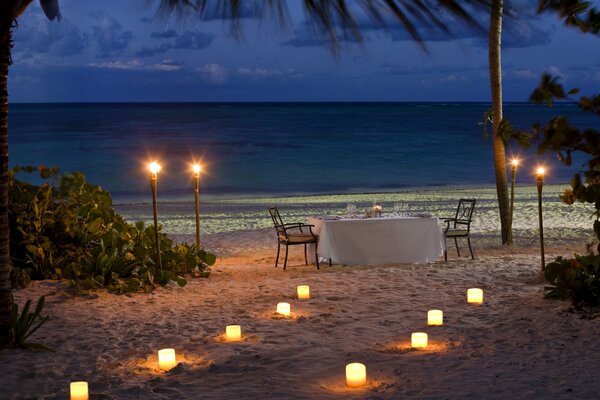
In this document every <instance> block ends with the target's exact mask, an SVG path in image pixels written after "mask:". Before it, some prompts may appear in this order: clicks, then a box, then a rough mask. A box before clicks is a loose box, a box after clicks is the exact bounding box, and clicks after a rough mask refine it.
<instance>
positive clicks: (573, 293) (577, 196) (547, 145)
mask: <svg viewBox="0 0 600 400" xmlns="http://www.w3.org/2000/svg"><path fill="white" fill-rule="evenodd" d="M578 92H579V89H571V90H569V91H565V89H564V88H563V86H562V85H561V84H560V83H559V82H558V78H556V77H552V76H550V75H544V76H543V77H542V81H541V83H540V85H539V86H538V87H537V88H536V89H535V91H534V92H533V94H532V95H531V100H532V101H533V102H535V103H537V104H541V103H546V104H547V105H548V106H549V107H551V106H552V104H553V103H554V101H555V100H561V101H565V100H567V101H572V102H574V103H576V104H577V105H578V106H579V108H580V109H581V110H582V111H583V112H591V113H594V114H596V115H598V116H600V95H595V96H592V97H586V96H581V97H580V98H579V99H578V100H575V99H572V98H571V96H573V95H576V94H577V93H578ZM512 137H513V138H516V139H519V141H520V142H521V143H523V139H524V138H527V141H537V143H538V153H543V152H545V151H548V150H550V151H554V152H556V154H557V156H558V159H559V160H560V161H561V162H562V163H563V164H565V165H571V164H572V163H573V157H572V155H573V153H580V154H583V155H585V156H586V158H587V160H586V162H585V164H583V165H582V168H581V169H580V171H579V172H577V173H576V174H575V175H574V176H573V179H571V188H570V189H566V190H565V192H564V193H563V195H562V196H561V199H562V200H563V201H564V202H565V203H566V204H573V203H575V202H579V203H588V204H593V205H594V207H595V212H594V213H593V215H594V217H595V221H594V225H593V229H594V233H595V235H596V240H597V241H600V131H599V130H597V129H596V128H586V129H579V128H578V127H575V126H573V125H571V123H570V122H569V120H568V119H567V118H566V117H564V116H556V117H554V118H552V119H551V120H550V121H548V122H547V123H546V124H543V125H542V124H536V125H534V126H533V132H532V133H528V132H514V133H513V135H512ZM592 247H593V245H589V246H588V248H589V250H590V251H589V252H590V254H589V255H586V256H578V255H575V256H574V258H572V259H564V258H562V257H558V258H557V259H556V260H555V261H553V262H551V263H550V264H548V265H547V266H546V268H545V270H544V274H545V277H546V279H547V280H548V282H549V283H550V285H549V286H548V287H546V290H545V294H546V296H547V297H551V298H563V299H567V298H570V299H571V301H572V303H573V305H574V306H575V307H581V306H598V305H600V254H597V253H595V252H594V251H593V250H592ZM596 250H597V252H599V253H600V244H598V245H597V247H596Z"/></svg>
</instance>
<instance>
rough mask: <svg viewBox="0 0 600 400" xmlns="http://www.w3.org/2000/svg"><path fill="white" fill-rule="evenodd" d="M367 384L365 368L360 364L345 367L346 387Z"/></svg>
mask: <svg viewBox="0 0 600 400" xmlns="http://www.w3.org/2000/svg"><path fill="white" fill-rule="evenodd" d="M366 383H367V367H365V365H364V364H361V363H351V364H348V365H346V385H347V386H348V387H360V386H364V385H365V384H366Z"/></svg>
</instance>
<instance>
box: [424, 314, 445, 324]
mask: <svg viewBox="0 0 600 400" xmlns="http://www.w3.org/2000/svg"><path fill="white" fill-rule="evenodd" d="M427 325H444V312H443V311H442V310H429V311H427Z"/></svg>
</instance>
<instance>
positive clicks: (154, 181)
mask: <svg viewBox="0 0 600 400" xmlns="http://www.w3.org/2000/svg"><path fill="white" fill-rule="evenodd" d="M157 181H158V179H157V175H156V173H152V174H151V175H150V188H151V189H152V212H153V214H154V240H155V241H156V262H157V263H158V267H159V268H160V269H161V271H162V260H161V258H160V235H159V234H158V208H157V206H156V186H157Z"/></svg>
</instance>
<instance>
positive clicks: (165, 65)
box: [89, 59, 183, 72]
mask: <svg viewBox="0 0 600 400" xmlns="http://www.w3.org/2000/svg"><path fill="white" fill-rule="evenodd" d="M89 66H90V67H92V68H99V69H116V70H133V71H139V70H146V71H167V72H170V71H178V70H180V69H181V68H182V66H183V64H181V63H177V62H175V61H173V60H164V61H163V62H161V63H156V64H146V63H144V62H143V61H141V60H138V59H134V60H131V61H127V62H125V61H120V60H117V61H111V62H103V63H92V64H90V65H89Z"/></svg>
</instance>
